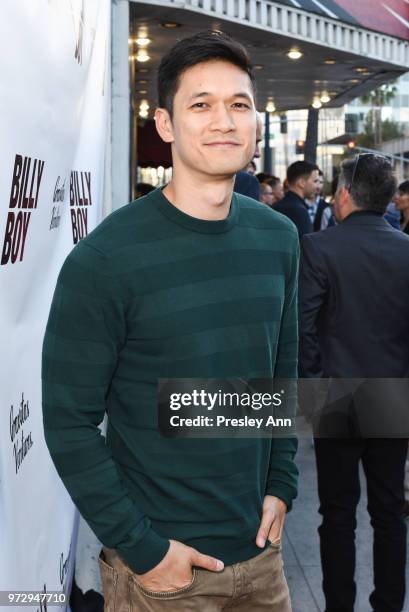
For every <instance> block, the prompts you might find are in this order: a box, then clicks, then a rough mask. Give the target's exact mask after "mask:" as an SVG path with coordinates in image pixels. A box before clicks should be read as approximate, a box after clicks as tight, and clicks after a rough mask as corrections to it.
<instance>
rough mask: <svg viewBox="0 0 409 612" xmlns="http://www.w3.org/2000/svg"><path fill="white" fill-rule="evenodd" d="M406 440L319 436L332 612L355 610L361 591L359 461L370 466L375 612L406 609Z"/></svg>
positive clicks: (326, 586) (324, 559)
mask: <svg viewBox="0 0 409 612" xmlns="http://www.w3.org/2000/svg"><path fill="white" fill-rule="evenodd" d="M407 450H408V441H407V440H406V439H405V440H404V439H380V438H374V439H336V438H316V439H315V455H316V460H317V471H318V494H319V498H320V510H319V511H320V514H322V517H323V521H322V524H321V526H320V527H319V529H318V532H319V535H320V548H321V563H322V570H323V577H324V580H323V590H324V594H325V599H326V612H353V609H354V602H355V596H356V584H355V581H354V574H355V528H356V506H357V504H358V502H359V497H360V485H359V462H360V461H362V465H363V468H364V471H365V476H366V482H367V493H368V511H369V514H370V517H371V525H372V527H373V529H374V541H373V564H374V585H375V589H374V591H373V593H372V594H371V596H370V600H369V601H370V603H371V606H372V608H373V610H374V611H375V612H401V610H402V609H403V605H404V598H405V564H406V523H405V519H404V516H403V507H404V484H403V483H404V472H405V461H406V455H407Z"/></svg>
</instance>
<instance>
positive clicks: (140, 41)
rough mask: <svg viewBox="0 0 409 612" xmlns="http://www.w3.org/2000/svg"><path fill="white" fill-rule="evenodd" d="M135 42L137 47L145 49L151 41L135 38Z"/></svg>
mask: <svg viewBox="0 0 409 612" xmlns="http://www.w3.org/2000/svg"><path fill="white" fill-rule="evenodd" d="M135 42H136V44H137V45H138V46H139V47H147V46H148V45H149V43H150V42H151V39H150V38H144V37H140V38H137V39H136V41H135Z"/></svg>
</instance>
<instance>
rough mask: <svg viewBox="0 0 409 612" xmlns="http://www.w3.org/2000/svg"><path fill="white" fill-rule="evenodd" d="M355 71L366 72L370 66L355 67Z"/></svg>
mask: <svg viewBox="0 0 409 612" xmlns="http://www.w3.org/2000/svg"><path fill="white" fill-rule="evenodd" d="M355 72H358V73H361V74H364V73H365V72H368V68H355Z"/></svg>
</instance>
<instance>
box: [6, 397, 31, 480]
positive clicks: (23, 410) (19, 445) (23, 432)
mask: <svg viewBox="0 0 409 612" xmlns="http://www.w3.org/2000/svg"><path fill="white" fill-rule="evenodd" d="M29 418H30V407H29V401H28V400H25V399H24V393H22V394H21V402H20V404H19V406H18V408H15V407H14V404H11V406H10V439H11V444H12V446H13V457H14V464H15V470H16V474H17V473H18V471H19V469H20V468H21V465H22V463H23V461H24V460H25V458H26V457H27V454H28V452H29V451H30V449H31V448H32V446H33V439H32V436H31V431H27V430H28V429H29V426H30V425H29V423H27V421H28V419H29Z"/></svg>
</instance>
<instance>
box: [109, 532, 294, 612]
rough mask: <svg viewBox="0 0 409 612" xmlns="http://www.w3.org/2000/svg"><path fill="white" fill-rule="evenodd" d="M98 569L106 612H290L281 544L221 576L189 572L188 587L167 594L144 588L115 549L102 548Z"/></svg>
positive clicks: (198, 570) (224, 572) (203, 571)
mask: <svg viewBox="0 0 409 612" xmlns="http://www.w3.org/2000/svg"><path fill="white" fill-rule="evenodd" d="M99 567H100V571H101V579H102V585H103V590H104V599H105V612H218V611H219V610H220V611H221V610H230V611H234V612H259V611H260V612H267V610H268V612H291V603H290V596H289V592H288V587H287V582H286V579H285V576H284V572H283V561H282V557H281V546H280V545H279V544H270V545H269V546H268V547H267V548H266V549H265V550H264V551H263V552H262V553H261V554H259V555H257V556H256V557H253V558H252V559H249V560H248V561H243V562H242V563H235V564H234V565H228V566H226V567H225V568H224V570H223V571H222V572H210V571H208V570H205V569H195V568H193V577H192V582H191V583H190V584H188V585H187V586H185V587H183V588H181V589H179V590H177V591H170V592H163V591H162V592H153V591H147V590H146V589H144V588H143V587H142V586H141V585H140V584H139V583H138V580H137V576H136V574H134V573H132V571H131V570H130V568H129V567H128V566H127V565H125V563H124V562H123V561H122V560H121V559H120V557H119V556H118V555H117V554H116V552H115V551H114V550H111V549H107V548H104V549H103V551H102V552H101V555H100V558H99Z"/></svg>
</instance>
